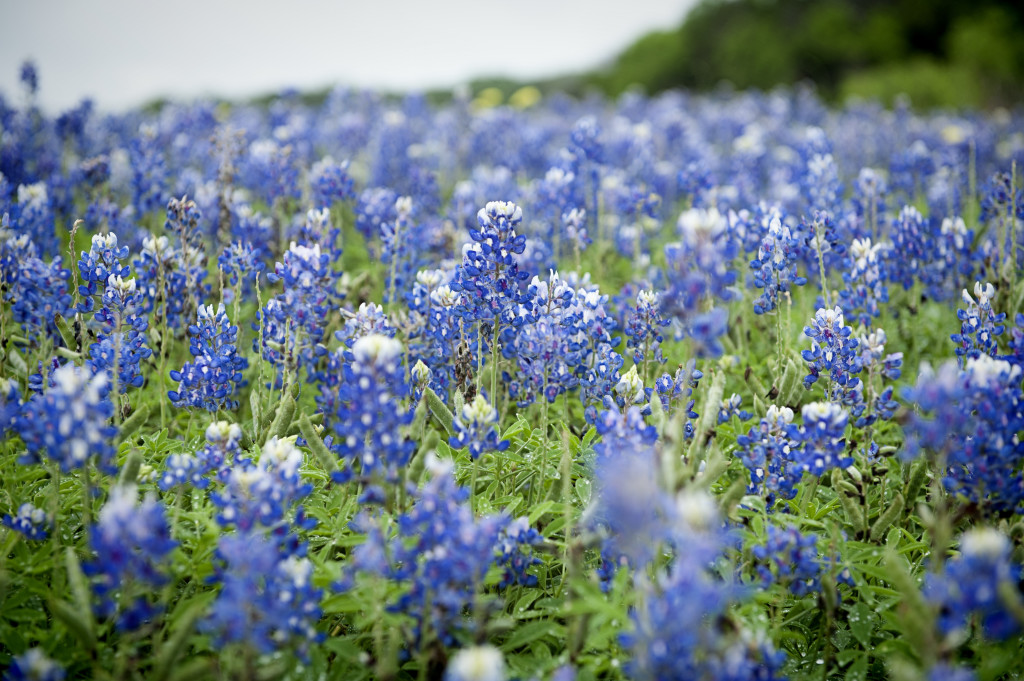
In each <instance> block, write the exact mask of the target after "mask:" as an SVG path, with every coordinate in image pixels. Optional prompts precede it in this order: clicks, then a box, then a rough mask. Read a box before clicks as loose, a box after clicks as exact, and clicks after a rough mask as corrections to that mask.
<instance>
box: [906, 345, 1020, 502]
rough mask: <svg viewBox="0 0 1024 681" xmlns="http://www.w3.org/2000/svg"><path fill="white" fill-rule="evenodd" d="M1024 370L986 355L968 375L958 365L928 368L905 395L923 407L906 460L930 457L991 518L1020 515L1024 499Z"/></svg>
mask: <svg viewBox="0 0 1024 681" xmlns="http://www.w3.org/2000/svg"><path fill="white" fill-rule="evenodd" d="M1021 371H1022V370H1021V367H1019V366H1017V365H1014V364H1010V363H1009V362H1007V361H1006V360H1000V359H993V358H991V357H989V356H988V355H981V356H980V357H978V358H977V359H968V360H967V365H966V367H965V368H964V369H963V370H960V369H958V368H957V366H956V363H954V362H947V363H946V364H944V365H942V366H941V367H940V368H939V369H938V371H934V370H932V369H931V367H928V366H927V365H925V366H923V367H922V369H921V372H920V374H919V375H918V379H917V384H916V385H915V386H914V387H913V388H908V389H906V390H905V391H904V397H905V398H906V399H907V400H908V402H912V403H916V405H917V409H915V410H914V412H913V413H911V415H910V418H909V421H908V423H907V424H906V425H905V426H904V431H905V434H906V435H905V437H906V441H905V442H906V444H905V449H904V456H905V458H913V457H915V456H918V455H920V454H921V453H922V452H925V453H927V454H928V455H929V456H930V457H932V458H933V459H935V460H937V461H938V462H939V464H940V466H941V467H942V468H943V471H944V477H943V483H944V485H945V486H946V488H947V489H949V490H950V491H953V492H958V493H960V494H963V495H964V496H965V497H967V498H968V499H970V500H971V501H973V502H975V503H977V504H978V505H979V506H980V507H981V508H982V510H984V511H985V512H986V513H994V514H1003V513H1013V512H1015V511H1016V510H1017V509H1019V507H1020V504H1021V502H1022V501H1024V476H1022V474H1021V471H1020V463H1021V462H1022V461H1024V443H1022V442H1021V441H1020V440H1019V438H1018V436H1017V434H1018V433H1019V432H1020V430H1021V429H1022V428H1024V393H1022V390H1021V385H1020V377H1021ZM926 413H930V416H928V415H926Z"/></svg>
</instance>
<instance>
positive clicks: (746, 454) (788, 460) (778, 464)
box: [736, 404, 803, 510]
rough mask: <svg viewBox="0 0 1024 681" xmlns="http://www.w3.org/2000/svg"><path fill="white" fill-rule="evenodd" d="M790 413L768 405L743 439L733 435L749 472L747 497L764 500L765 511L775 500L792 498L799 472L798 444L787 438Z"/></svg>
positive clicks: (791, 420) (794, 494)
mask: <svg viewBox="0 0 1024 681" xmlns="http://www.w3.org/2000/svg"><path fill="white" fill-rule="evenodd" d="M792 422H793V410H792V409H790V408H789V407H777V406H775V405H774V404H773V405H769V407H768V413H767V414H765V416H764V418H762V419H761V421H760V423H759V424H758V425H757V426H754V427H753V428H751V429H750V430H749V432H748V433H747V434H746V435H737V436H736V443H737V444H738V445H739V446H740V449H739V451H738V452H737V456H739V457H740V460H741V461H742V462H743V465H744V466H746V467H747V470H748V471H750V483H749V484H748V485H747V493H749V494H757V495H760V496H762V497H764V500H765V506H766V508H768V509H769V510H771V509H773V508H774V507H775V502H776V500H777V499H782V500H786V499H792V498H793V497H795V496H796V483H798V482H800V477H801V476H802V475H803V468H802V467H801V466H800V464H799V463H798V461H797V452H798V448H799V442H798V440H796V439H794V438H793V437H792V436H791V434H790V424H791V423H792Z"/></svg>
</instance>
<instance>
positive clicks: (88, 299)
mask: <svg viewBox="0 0 1024 681" xmlns="http://www.w3.org/2000/svg"><path fill="white" fill-rule="evenodd" d="M127 257H128V246H118V245H117V235H116V234H114V233H108V234H95V235H93V237H92V244H91V245H90V247H89V251H88V252H86V251H82V257H81V259H80V260H79V261H78V276H79V282H80V283H79V286H78V294H79V295H80V296H81V297H82V301H81V302H80V303H79V304H78V309H79V311H80V312H91V311H92V310H94V309H95V308H96V303H97V302H99V301H100V299H101V298H102V297H103V294H104V292H105V291H106V289H107V284H108V283H109V282H110V277H112V276H113V277H119V278H121V279H123V278H125V277H127V276H128V275H129V274H130V273H131V269H130V268H129V267H128V266H126V265H123V264H122V263H121V261H122V260H124V259H125V258H127Z"/></svg>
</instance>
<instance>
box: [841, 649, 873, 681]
mask: <svg viewBox="0 0 1024 681" xmlns="http://www.w3.org/2000/svg"><path fill="white" fill-rule="evenodd" d="M845 678H846V681H865V679H867V678H868V656H867V655H861V656H859V657H858V658H857V659H855V660H854V661H853V664H852V665H850V668H849V669H847V670H846V676H845Z"/></svg>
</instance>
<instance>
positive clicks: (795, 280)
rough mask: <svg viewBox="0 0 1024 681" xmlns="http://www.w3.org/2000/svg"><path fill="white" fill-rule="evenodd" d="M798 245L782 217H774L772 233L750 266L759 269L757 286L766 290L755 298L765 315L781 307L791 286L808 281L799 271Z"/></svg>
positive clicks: (755, 309)
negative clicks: (780, 303) (783, 296)
mask: <svg viewBox="0 0 1024 681" xmlns="http://www.w3.org/2000/svg"><path fill="white" fill-rule="evenodd" d="M798 244H799V242H798V241H797V240H796V239H795V238H794V237H793V235H792V233H791V232H790V229H789V227H787V226H786V225H785V224H783V222H782V219H781V218H780V217H778V216H774V217H772V218H771V220H770V221H769V223H768V233H767V234H766V235H765V236H764V238H763V239H762V240H761V245H760V247H759V248H758V250H757V258H756V259H755V260H751V261H750V267H751V268H752V269H754V270H755V273H754V286H756V287H757V288H759V289H763V292H762V293H761V295H760V296H758V297H757V299H756V300H755V301H754V312H755V313H756V314H765V313H766V312H771V311H772V310H774V309H775V308H776V307H778V306H779V296H780V295H781V294H782V293H786V292H788V291H789V287H790V285H793V286H803V285H804V284H806V283H807V278H806V277H801V276H799V275H798V274H797V273H796V267H797V263H798V260H797V255H798Z"/></svg>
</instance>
